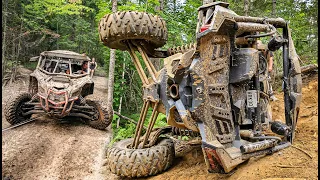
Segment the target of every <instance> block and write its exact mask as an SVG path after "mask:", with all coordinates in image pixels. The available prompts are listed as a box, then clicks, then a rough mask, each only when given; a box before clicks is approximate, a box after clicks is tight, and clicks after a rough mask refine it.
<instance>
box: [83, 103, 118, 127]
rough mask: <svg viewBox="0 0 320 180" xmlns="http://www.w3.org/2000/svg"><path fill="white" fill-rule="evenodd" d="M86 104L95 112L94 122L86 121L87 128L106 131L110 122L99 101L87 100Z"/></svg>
mask: <svg viewBox="0 0 320 180" xmlns="http://www.w3.org/2000/svg"><path fill="white" fill-rule="evenodd" d="M86 103H87V104H88V105H89V106H93V107H94V108H95V109H94V111H95V112H96V113H95V115H94V116H95V117H94V120H87V122H88V124H89V126H91V127H93V128H95V129H100V130H104V129H106V128H107V127H108V126H109V125H110V124H111V120H112V119H111V118H110V116H109V113H108V112H107V110H106V108H104V107H103V106H102V104H101V103H100V102H99V101H94V100H89V99H87V100H86Z"/></svg>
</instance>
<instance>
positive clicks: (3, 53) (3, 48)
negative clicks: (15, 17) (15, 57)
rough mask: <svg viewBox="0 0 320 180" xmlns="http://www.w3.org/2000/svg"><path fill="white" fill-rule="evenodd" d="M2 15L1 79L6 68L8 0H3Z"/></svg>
mask: <svg viewBox="0 0 320 180" xmlns="http://www.w3.org/2000/svg"><path fill="white" fill-rule="evenodd" d="M2 7H4V10H3V12H4V13H3V14H2V15H3V16H2V25H3V36H2V79H3V78H4V72H5V70H6V57H5V52H6V32H7V9H8V0H4V5H3V6H2Z"/></svg>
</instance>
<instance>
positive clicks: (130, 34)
mask: <svg viewBox="0 0 320 180" xmlns="http://www.w3.org/2000/svg"><path fill="white" fill-rule="evenodd" d="M99 37H100V40H101V41H102V42H103V44H104V45H106V46H108V47H109V48H112V49H119V50H126V49H127V46H126V45H125V44H124V43H123V41H124V40H129V39H136V40H143V41H144V42H143V44H144V46H145V47H148V48H151V49H155V48H158V47H161V46H163V45H165V43H166V41H167V38H168V32H167V28H166V23H165V21H164V20H163V19H162V18H160V17H159V16H154V15H152V14H149V13H146V12H134V11H128V12H117V13H113V14H107V15H105V16H104V17H103V18H102V19H101V20H100V23H99Z"/></svg>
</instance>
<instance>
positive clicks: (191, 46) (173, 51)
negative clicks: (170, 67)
mask: <svg viewBox="0 0 320 180" xmlns="http://www.w3.org/2000/svg"><path fill="white" fill-rule="evenodd" d="M196 47H197V45H196V43H190V44H185V45H182V46H177V47H172V48H169V49H168V53H169V55H174V54H177V53H185V52H187V51H188V50H190V49H195V48H196Z"/></svg>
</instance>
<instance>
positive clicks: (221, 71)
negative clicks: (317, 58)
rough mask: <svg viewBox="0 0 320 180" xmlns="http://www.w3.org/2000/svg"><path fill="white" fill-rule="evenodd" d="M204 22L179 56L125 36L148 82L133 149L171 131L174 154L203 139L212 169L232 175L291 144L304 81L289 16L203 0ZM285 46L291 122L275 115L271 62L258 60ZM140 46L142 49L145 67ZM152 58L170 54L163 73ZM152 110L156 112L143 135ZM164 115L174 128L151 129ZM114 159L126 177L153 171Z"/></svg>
mask: <svg viewBox="0 0 320 180" xmlns="http://www.w3.org/2000/svg"><path fill="white" fill-rule="evenodd" d="M121 13H122V12H121ZM121 13H119V16H120V17H121V15H122V14H121ZM115 16H116V15H115ZM122 17H123V16H122ZM141 17H142V15H141ZM106 18H107V17H106ZM107 20H108V19H106V20H103V21H104V22H108V21H107ZM198 20H199V22H198V25H197V29H196V35H197V43H196V45H195V46H189V47H190V48H189V49H184V48H180V51H179V50H178V51H177V52H176V53H175V54H173V55H172V53H171V52H172V51H157V50H152V49H150V48H149V47H150V46H146V42H147V43H150V42H149V41H143V40H141V39H140V40H139V39H134V38H131V39H129V40H122V41H121V43H123V44H124V45H125V47H126V48H125V50H127V51H128V52H129V54H130V56H131V58H132V61H133V63H134V65H135V67H136V69H137V72H138V73H139V76H140V78H141V80H142V84H143V106H142V110H141V114H140V118H139V121H138V124H137V129H136V132H135V135H134V137H133V138H132V139H131V140H130V141H128V142H127V144H126V148H128V149H129V150H127V152H128V151H130V152H135V151H134V150H136V151H139V152H140V151H141V152H142V150H143V149H148V148H151V147H153V146H159V144H157V142H159V138H160V139H161V137H162V136H167V137H170V136H171V137H170V138H171V139H174V143H175V154H176V155H177V154H179V155H180V154H181V152H183V149H185V151H184V152H187V149H189V147H192V146H196V145H201V148H202V151H203V154H204V157H205V158H204V159H205V162H206V165H207V168H208V171H209V172H218V173H229V172H231V171H232V170H233V169H234V168H235V167H236V166H237V165H239V164H241V163H243V162H245V161H247V160H248V159H249V158H251V157H255V156H260V155H266V154H272V153H274V152H276V151H279V150H281V149H284V148H286V147H289V146H290V145H291V144H292V142H293V139H294V131H295V128H296V123H297V118H298V113H299V105H300V101H301V85H302V83H301V70H300V65H299V61H298V55H297V54H296V52H295V48H294V45H293V42H292V38H291V35H290V30H289V28H288V24H287V22H286V21H284V20H283V19H281V18H276V19H275V18H258V17H246V16H238V15H237V14H235V13H234V12H233V11H231V10H230V9H228V4H227V3H223V2H214V3H210V4H206V5H203V6H201V7H200V8H199V14H198ZM103 21H101V22H102V23H104V22H103ZM103 25H104V24H102V25H101V29H100V37H101V38H102V40H103V41H105V43H106V44H107V43H108V38H110V36H106V37H105V38H104V37H103V35H104V34H103V32H104V31H103V30H102V28H103V27H104V26H103ZM110 26H111V25H110ZM106 27H107V26H106ZM105 29H106V28H105ZM276 29H281V30H282V35H279V33H278V34H276V33H277V31H276ZM268 36H269V37H271V40H270V41H269V43H268V48H260V47H259V46H258V45H257V40H258V38H262V37H268ZM107 45H108V46H109V47H112V46H113V44H107ZM281 47H282V50H283V51H282V54H283V91H284V105H285V122H279V121H274V120H273V119H272V116H271V114H270V113H271V108H270V104H269V101H270V98H269V95H268V90H269V89H270V85H269V84H268V80H267V78H266V77H267V72H266V71H265V68H263V66H264V64H267V63H265V62H264V60H263V58H262V60H261V58H260V57H262V56H261V55H260V54H263V53H264V52H266V51H270V50H271V51H276V50H278V49H279V48H281ZM113 48H116V47H113ZM120 49H121V48H120ZM171 50H172V49H171ZM136 52H138V53H140V54H141V57H142V62H143V63H144V65H145V67H146V70H147V73H146V72H145V71H144V69H143V68H142V65H141V62H140V60H139V58H138V56H137V55H136ZM149 57H159V58H165V59H164V67H163V68H162V69H161V70H159V71H157V70H156V69H155V67H154V66H153V64H152V63H151V61H150V59H149ZM263 57H264V58H265V57H267V55H266V56H263ZM265 66H266V65H265ZM147 74H148V76H147ZM148 108H153V111H152V115H151V118H150V122H149V125H148V128H147V130H146V132H145V134H144V135H142V132H143V124H144V122H145V119H146V114H147V111H148ZM159 113H163V114H166V116H167V123H168V125H170V126H169V127H165V128H160V129H153V127H154V124H155V121H156V119H157V116H158V114H159ZM177 132H179V133H180V134H181V133H182V134H185V135H187V136H189V135H191V134H192V136H191V138H190V139H189V141H186V142H183V143H181V141H179V140H178V139H176V138H174V136H175V135H177ZM160 142H162V141H160ZM120 144H121V143H120ZM116 146H119V144H117V145H116ZM119 147H120V146H119ZM119 147H118V148H119ZM118 150H119V149H118ZM122 150H124V149H122ZM116 152H119V151H117V150H115V149H112V148H111V149H110V150H109V151H108V153H107V154H108V156H107V157H108V158H110V159H111V160H115V159H113V156H117V158H118V159H119V157H120V159H121V154H117V153H116ZM169 159H170V158H169ZM111 160H110V162H109V166H110V170H111V171H112V172H114V173H116V174H118V175H121V176H130V177H139V176H146V175H153V174H155V173H154V172H153V171H152V170H149V171H151V172H149V171H147V172H149V173H147V174H146V173H142V172H141V173H140V174H139V173H138V174H135V172H133V173H131V174H130V173H128V174H126V173H127V172H126V171H125V170H124V171H121V170H119V169H118V170H117V167H118V166H117V165H116V164H115V163H114V162H111ZM114 167H115V168H116V169H115V170H113V169H114ZM151 168H152V167H151ZM166 168H167V166H164V169H166ZM124 172H126V173H124Z"/></svg>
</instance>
